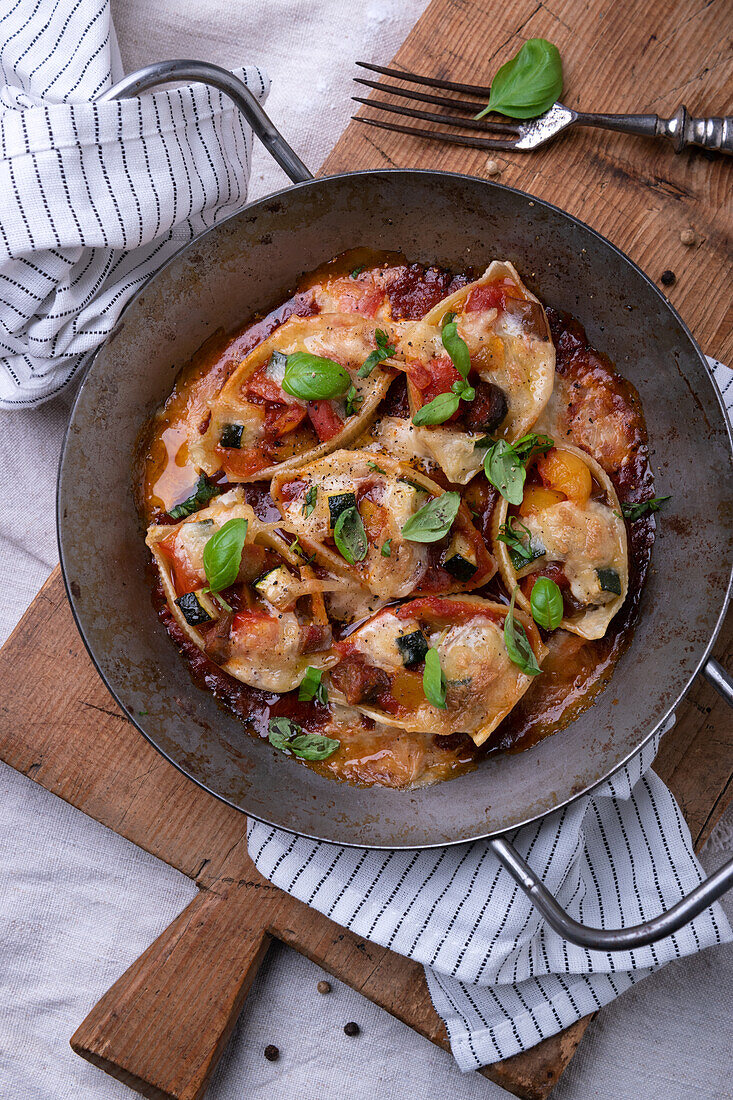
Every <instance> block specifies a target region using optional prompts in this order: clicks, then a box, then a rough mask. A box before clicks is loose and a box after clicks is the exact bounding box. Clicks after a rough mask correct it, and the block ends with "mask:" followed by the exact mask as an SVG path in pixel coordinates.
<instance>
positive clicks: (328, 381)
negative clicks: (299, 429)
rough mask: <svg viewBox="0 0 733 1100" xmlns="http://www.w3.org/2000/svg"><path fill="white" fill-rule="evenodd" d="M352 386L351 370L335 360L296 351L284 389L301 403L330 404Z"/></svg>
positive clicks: (284, 378)
mask: <svg viewBox="0 0 733 1100" xmlns="http://www.w3.org/2000/svg"><path fill="white" fill-rule="evenodd" d="M350 385H351V378H350V377H349V373H348V371H346V370H344V368H343V367H342V366H341V364H340V363H337V362H336V361H335V360H334V359H326V358H324V357H323V356H322V355H311V354H310V353H309V352H307V351H294V352H293V353H292V355H289V356H288V363H287V366H286V367H285V374H284V376H283V380H282V388H283V389H284V390H285V392H286V393H289V394H291V396H292V397H299V398H300V399H301V401H328V400H329V399H330V398H332V397H341V396H342V395H343V394H345V393H346V391H347V390H348V388H349V386H350Z"/></svg>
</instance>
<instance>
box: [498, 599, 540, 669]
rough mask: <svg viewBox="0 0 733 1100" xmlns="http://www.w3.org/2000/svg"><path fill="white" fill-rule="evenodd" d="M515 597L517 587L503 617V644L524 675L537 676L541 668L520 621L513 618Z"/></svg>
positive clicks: (511, 659) (510, 658)
mask: <svg viewBox="0 0 733 1100" xmlns="http://www.w3.org/2000/svg"><path fill="white" fill-rule="evenodd" d="M516 598H517V589H516V588H515V589H514V591H513V592H512V599H511V603H510V604H509V610H508V611H507V615H506V618H505V619H504V646H505V647H506V651H507V653H508V655H509V660H510V661H512V662H513V663H514V664H515V665H516V666H517V668H520V669H521V670H522V672H523V673H524V674H525V675H526V676H537V675H538V674H539V673H540V672H541V671H542V670H541V668H540V666H539V665H538V664H537V658H536V657H535V655H534V652H533V650H532V646H531V645H530V644H529V638H528V637H527V633H526V631H525V629H524V627H523V626H522V624H521V623H518V622H517V621H516V619H515V618H514V601H515V599H516Z"/></svg>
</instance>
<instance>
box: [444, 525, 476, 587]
mask: <svg viewBox="0 0 733 1100" xmlns="http://www.w3.org/2000/svg"><path fill="white" fill-rule="evenodd" d="M440 564H441V565H442V567H443V569H445V571H446V573H450V575H451V576H452V577H455V578H456V580H457V581H470V579H471V577H472V576H473V575H474V573H475V572H476V569H477V568H478V566H477V564H476V553H475V551H474V549H473V547H472V546H471V544H470V543H469V541H468V539H466V538H464V537H463V536H462V535H461V534H455V535H454V536H453V538H452V539H451V540H450V543H449V544H448V549H447V550H446V551H445V552H444V553H443V555H442V556H441V559H440Z"/></svg>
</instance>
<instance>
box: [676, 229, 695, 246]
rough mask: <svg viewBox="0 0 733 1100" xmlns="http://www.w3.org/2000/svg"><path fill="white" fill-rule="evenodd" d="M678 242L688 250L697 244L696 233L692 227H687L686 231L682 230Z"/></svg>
mask: <svg viewBox="0 0 733 1100" xmlns="http://www.w3.org/2000/svg"><path fill="white" fill-rule="evenodd" d="M680 240H681V241H682V243H683V244H685V245H687V247H688V248H691V247H692V245H693V244H697V233H696V232H695V230H694V229H693V228H692V226H688V227H687V229H683V230H682V232H681V233H680Z"/></svg>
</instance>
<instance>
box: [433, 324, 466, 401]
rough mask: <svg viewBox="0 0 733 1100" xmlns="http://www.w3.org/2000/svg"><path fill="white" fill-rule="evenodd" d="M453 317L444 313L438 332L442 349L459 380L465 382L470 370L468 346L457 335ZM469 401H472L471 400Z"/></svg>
mask: <svg viewBox="0 0 733 1100" xmlns="http://www.w3.org/2000/svg"><path fill="white" fill-rule="evenodd" d="M455 316H456V315H455V313H446V315H445V317H444V318H443V325H442V327H441V330H440V338H441V340H442V341H443V347H444V348H445V350H446V351H447V352H448V354H449V355H450V358H451V362H452V363H453V366H454V367H455V368H456V370H457V371H458V373H459V374H460V376H461V378H463V379H464V380H465V379H466V378H468V372H469V371H470V369H471V356H470V355H469V352H468V344H467V343H466V341H465V340H464V339H462V337H460V336H459V335H458V329H457V327H456V322H455ZM471 400H473V399H472V398H471Z"/></svg>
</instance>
